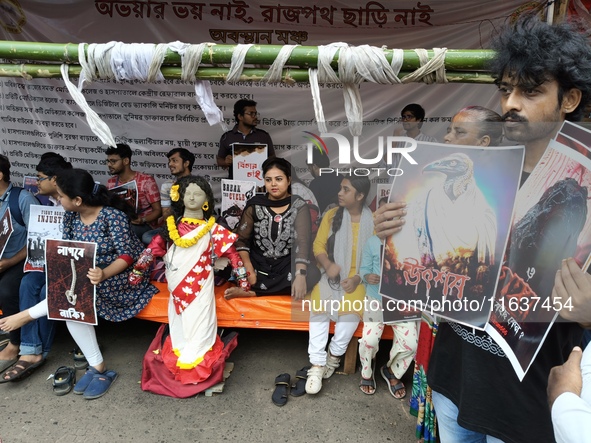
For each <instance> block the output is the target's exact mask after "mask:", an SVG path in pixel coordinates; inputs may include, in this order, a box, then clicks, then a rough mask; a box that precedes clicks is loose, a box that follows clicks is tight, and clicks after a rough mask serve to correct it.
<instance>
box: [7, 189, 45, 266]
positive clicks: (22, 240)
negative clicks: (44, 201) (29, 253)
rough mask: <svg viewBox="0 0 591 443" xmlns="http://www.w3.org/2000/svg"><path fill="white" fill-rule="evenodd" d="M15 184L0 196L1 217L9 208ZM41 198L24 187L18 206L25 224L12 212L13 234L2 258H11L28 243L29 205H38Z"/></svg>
mask: <svg viewBox="0 0 591 443" xmlns="http://www.w3.org/2000/svg"><path fill="white" fill-rule="evenodd" d="M12 188H13V185H12V183H9V184H8V189H7V190H6V192H5V193H4V194H3V195H2V196H1V197H0V203H1V205H0V218H2V217H3V216H4V213H5V212H6V210H7V209H8V206H9V205H8V202H9V196H10V191H11V190H12ZM38 204H39V200H37V199H36V198H35V196H34V195H33V194H31V193H30V192H29V191H27V190H25V189H23V190H22V191H21V193H20V195H19V196H18V206H19V208H20V210H21V214H22V216H23V221H24V222H25V226H22V225H20V224H19V223H18V222H17V221H16V220H15V219H14V215H13V214H11V215H10V218H11V221H12V229H13V231H12V235H11V236H10V239H9V240H8V243H7V244H6V248H4V254H2V258H11V257H13V256H14V255H16V253H17V252H19V251H20V250H21V249H23V247H24V246H25V245H26V244H27V226H28V224H29V206H31V205H38Z"/></svg>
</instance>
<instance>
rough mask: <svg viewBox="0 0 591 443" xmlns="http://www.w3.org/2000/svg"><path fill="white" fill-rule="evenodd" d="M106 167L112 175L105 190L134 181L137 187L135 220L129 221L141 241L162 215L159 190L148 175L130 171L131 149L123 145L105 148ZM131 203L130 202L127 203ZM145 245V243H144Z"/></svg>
mask: <svg viewBox="0 0 591 443" xmlns="http://www.w3.org/2000/svg"><path fill="white" fill-rule="evenodd" d="M106 154H107V167H108V168H109V174H111V175H112V177H111V178H109V180H108V181H107V189H113V188H117V187H119V186H121V185H124V184H126V183H129V182H132V181H134V180H135V182H136V187H137V205H136V204H135V202H134V204H132V205H133V206H134V207H136V208H137V211H136V212H137V218H136V219H135V220H132V221H131V229H132V231H133V232H135V234H136V235H137V236H138V238H139V239H140V240H142V236H143V235H144V234H145V233H146V232H148V231H151V230H152V229H156V228H157V227H158V219H159V218H160V216H161V215H162V206H161V205H160V189H158V185H157V184H156V180H154V177H153V176H151V175H150V174H144V173H143V172H136V171H134V170H133V169H131V148H130V147H129V145H127V144H125V143H117V147H114V146H111V147H109V148H107V151H106ZM129 203H131V202H129ZM144 243H145V242H144Z"/></svg>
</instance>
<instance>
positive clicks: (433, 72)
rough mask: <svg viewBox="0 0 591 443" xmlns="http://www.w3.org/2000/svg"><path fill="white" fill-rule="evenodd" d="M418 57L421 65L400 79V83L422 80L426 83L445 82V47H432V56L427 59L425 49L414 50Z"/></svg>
mask: <svg viewBox="0 0 591 443" xmlns="http://www.w3.org/2000/svg"><path fill="white" fill-rule="evenodd" d="M414 51H415V53H416V54H417V56H418V57H419V63H420V64H421V67H420V68H419V69H417V70H415V71H413V72H411V73H410V74H408V75H407V76H405V77H404V78H403V79H402V83H411V82H417V81H423V82H425V83H427V84H431V83H434V82H437V83H447V77H446V76H445V54H446V53H447V48H433V58H432V59H431V60H429V55H428V54H427V50H425V49H415V50H414Z"/></svg>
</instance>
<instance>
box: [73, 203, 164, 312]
mask: <svg viewBox="0 0 591 443" xmlns="http://www.w3.org/2000/svg"><path fill="white" fill-rule="evenodd" d="M64 240H75V241H87V242H95V243H96V266H97V267H99V268H105V267H107V266H108V265H110V264H111V263H113V262H114V261H115V260H116V259H117V258H118V257H121V256H124V255H126V256H129V257H131V259H132V261H131V263H133V262H134V261H135V260H136V259H137V257H139V255H140V253H141V252H142V251H143V249H144V248H143V245H142V243H141V242H140V241H139V240H138V238H137V236H135V235H134V234H133V232H132V231H131V230H130V227H129V219H128V218H127V216H126V215H125V214H124V213H123V212H121V211H120V210H118V209H115V208H112V207H109V206H104V207H103V208H102V209H101V210H100V212H99V214H98V217H97V219H96V220H95V221H94V222H93V223H92V224H91V225H90V226H87V225H85V224H84V223H83V222H82V221H81V220H80V214H79V213H78V212H66V213H65V215H64ZM127 275H128V273H127V272H121V273H119V274H116V275H114V276H112V277H110V278H108V279H107V280H103V281H102V282H100V283H99V284H98V285H97V286H96V295H97V297H96V309H97V314H98V315H99V316H100V317H101V318H104V319H105V320H109V321H113V322H120V321H124V320H129V319H130V318H132V317H135V316H136V315H137V313H138V312H140V311H141V310H142V309H144V307H145V306H146V305H147V304H148V302H149V301H150V299H151V298H152V296H153V295H154V294H155V293H156V292H158V290H157V289H156V287H154V286H152V285H151V284H149V282H148V281H146V282H144V283H143V284H141V285H138V286H131V285H130V284H129V283H128V282H127Z"/></svg>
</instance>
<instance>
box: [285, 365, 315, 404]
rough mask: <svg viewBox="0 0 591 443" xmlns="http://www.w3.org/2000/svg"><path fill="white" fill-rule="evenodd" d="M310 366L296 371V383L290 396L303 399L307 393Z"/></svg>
mask: <svg viewBox="0 0 591 443" xmlns="http://www.w3.org/2000/svg"><path fill="white" fill-rule="evenodd" d="M309 369H310V366H306V367H303V368H302V369H300V370H299V371H296V379H297V380H296V382H295V384H293V385H292V387H291V391H290V394H291V395H292V397H301V396H302V395H304V394H305V393H306V380H307V379H308V370H309Z"/></svg>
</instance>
